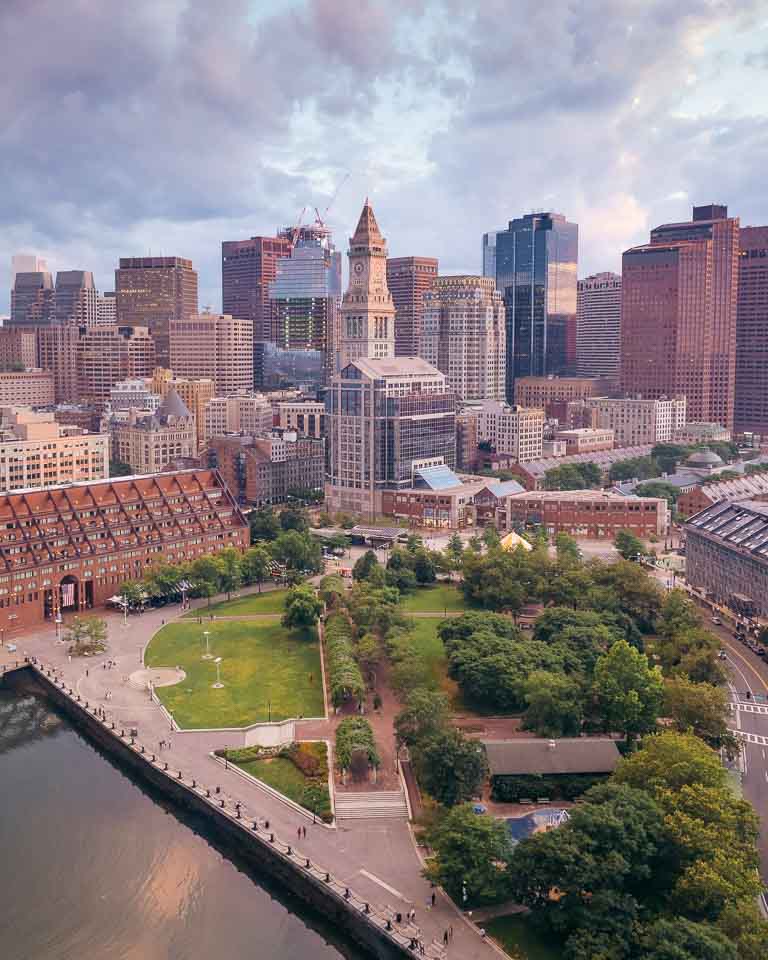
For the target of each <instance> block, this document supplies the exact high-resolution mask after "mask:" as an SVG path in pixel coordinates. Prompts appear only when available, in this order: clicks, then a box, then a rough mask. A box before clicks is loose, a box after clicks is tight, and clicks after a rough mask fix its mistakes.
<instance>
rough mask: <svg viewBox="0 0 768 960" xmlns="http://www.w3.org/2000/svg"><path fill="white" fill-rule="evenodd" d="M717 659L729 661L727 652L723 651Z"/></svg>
mask: <svg viewBox="0 0 768 960" xmlns="http://www.w3.org/2000/svg"><path fill="white" fill-rule="evenodd" d="M717 659H718V660H727V659H728V658H727V655H726V652H725V650H721V651H720V653H718V655H717Z"/></svg>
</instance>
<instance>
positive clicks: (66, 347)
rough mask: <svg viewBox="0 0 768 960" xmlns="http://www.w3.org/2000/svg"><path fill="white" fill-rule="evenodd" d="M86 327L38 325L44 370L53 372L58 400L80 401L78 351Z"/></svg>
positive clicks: (38, 350) (41, 363)
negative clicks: (82, 332) (81, 335)
mask: <svg viewBox="0 0 768 960" xmlns="http://www.w3.org/2000/svg"><path fill="white" fill-rule="evenodd" d="M83 329H84V328H82V327H78V326H76V325H75V324H71V323H68V324H65V325H64V326H61V327H55V326H47V327H38V330H37V352H38V363H39V365H40V367H42V369H43V370H50V371H51V373H53V393H54V397H55V399H56V403H77V402H78V400H79V396H80V394H79V384H78V379H77V350H78V344H79V342H80V334H81V331H82V330H83Z"/></svg>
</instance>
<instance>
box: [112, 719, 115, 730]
mask: <svg viewBox="0 0 768 960" xmlns="http://www.w3.org/2000/svg"><path fill="white" fill-rule="evenodd" d="M112 729H113V730H114V729H115V721H114V720H113V721H112Z"/></svg>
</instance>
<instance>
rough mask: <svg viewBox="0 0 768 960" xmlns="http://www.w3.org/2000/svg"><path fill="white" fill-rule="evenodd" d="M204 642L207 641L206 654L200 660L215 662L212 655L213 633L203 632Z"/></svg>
mask: <svg viewBox="0 0 768 960" xmlns="http://www.w3.org/2000/svg"><path fill="white" fill-rule="evenodd" d="M203 640H205V653H204V654H203V655H202V657H201V658H200V659H201V660H213V654H212V653H211V633H210V631H209V630H203Z"/></svg>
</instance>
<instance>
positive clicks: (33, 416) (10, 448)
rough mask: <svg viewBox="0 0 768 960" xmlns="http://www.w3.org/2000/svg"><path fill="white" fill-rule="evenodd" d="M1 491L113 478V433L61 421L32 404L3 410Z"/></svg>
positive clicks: (0, 433) (0, 429)
mask: <svg viewBox="0 0 768 960" xmlns="http://www.w3.org/2000/svg"><path fill="white" fill-rule="evenodd" d="M0 416H1V417H2V424H1V425H0V490H2V491H3V492H4V493H7V492H8V491H10V490H25V489H27V488H28V487H51V486H55V485H56V484H59V483H76V482H78V481H81V480H101V479H102V478H104V477H108V476H109V437H107V436H105V435H104V434H98V433H88V434H85V433H83V432H82V431H81V430H79V429H78V428H77V427H65V426H62V425H61V424H59V423H57V422H56V420H55V419H54V415H53V414H52V413H33V412H32V410H30V409H29V407H18V406H7V407H3V408H2V410H0Z"/></svg>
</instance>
